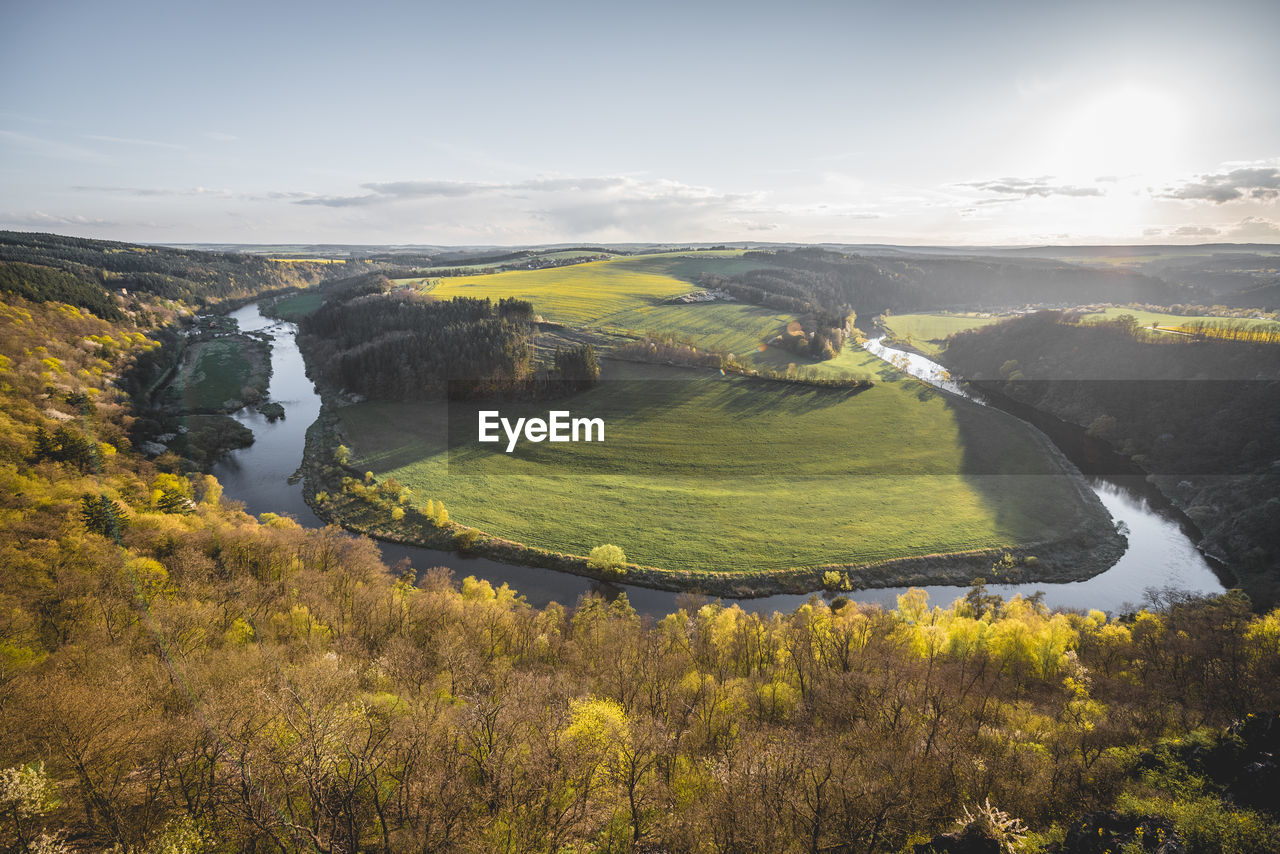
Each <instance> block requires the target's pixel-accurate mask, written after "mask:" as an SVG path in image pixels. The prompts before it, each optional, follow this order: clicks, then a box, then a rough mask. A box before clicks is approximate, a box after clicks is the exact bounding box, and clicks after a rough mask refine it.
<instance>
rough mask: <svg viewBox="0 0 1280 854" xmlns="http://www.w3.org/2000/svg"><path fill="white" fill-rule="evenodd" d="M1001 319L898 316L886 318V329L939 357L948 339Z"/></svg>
mask: <svg viewBox="0 0 1280 854" xmlns="http://www.w3.org/2000/svg"><path fill="white" fill-rule="evenodd" d="M1001 319H1002V318H999V317H993V316H990V315H986V314H943V313H939V314H896V315H891V316H889V317H887V318H885V322H884V325H885V326H886V327H888V329H889V331H890V332H892V333H893V335H894V337H895V338H897V339H898V340H900V341H904V342H906V343H909V344H911V345H912V346H913V347H915V348H916V349H917V350H919V351H920V352H921V353H924V354H925V355H926V356H937V355H938V354H940V353H941V352H942V343H943V341H945V340H946V338H947V336H948V335H954V334H955V333H957V332H964V331H965V330H967V329H978V328H980V327H983V326H990V325H991V324H993V323H999V322H1000V321H1001Z"/></svg>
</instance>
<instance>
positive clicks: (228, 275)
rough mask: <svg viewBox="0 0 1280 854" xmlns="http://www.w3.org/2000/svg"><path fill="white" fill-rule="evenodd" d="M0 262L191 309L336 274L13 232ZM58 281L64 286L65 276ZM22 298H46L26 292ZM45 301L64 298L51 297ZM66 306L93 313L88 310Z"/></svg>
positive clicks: (1, 244)
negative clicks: (33, 267)
mask: <svg viewBox="0 0 1280 854" xmlns="http://www.w3.org/2000/svg"><path fill="white" fill-rule="evenodd" d="M0 261H10V262H12V261H17V262H24V263H26V264H32V265H38V266H40V267H43V268H48V269H50V270H57V271H61V272H63V273H65V274H68V275H70V276H72V277H74V278H75V279H77V280H79V281H80V282H82V283H88V284H93V285H97V286H99V288H100V289H105V290H106V291H107V292H109V293H117V292H119V291H120V290H122V289H123V290H126V291H129V292H131V293H132V292H135V291H141V292H143V293H146V294H152V295H155V296H159V297H165V298H167V299H173V300H184V301H186V302H188V303H190V304H192V305H194V306H204V305H206V304H210V303H215V302H220V301H223V300H228V299H238V298H244V297H248V296H252V295H254V294H258V293H262V292H263V291H269V290H274V289H278V288H287V287H297V286H306V285H308V284H312V283H314V282H318V281H322V280H323V279H324V278H326V277H328V276H333V275H336V274H337V273H338V272H340V271H335V270H333V269H330V268H331V267H333V266H335V265H328V264H296V263H295V264H278V263H275V262H273V261H270V260H269V259H267V258H263V257H261V256H258V255H243V254H235V253H227V252H200V251H196V250H187V249H168V248H165V247H159V246H136V245H134V244H131V243H115V242H112V241H107V240H88V239H85V238H78V237H63V236H61V235H56V234H32V233H28V232H18V231H0ZM24 272H27V273H29V272H30V271H29V270H26V271H24ZM45 275H46V276H50V275H52V274H45ZM58 279H59V280H61V281H64V282H65V281H66V279H65V277H58ZM4 289H7V290H8V289H11V288H8V287H5V288H4ZM24 295H25V296H28V297H33V296H34V297H35V298H37V299H41V298H45V297H42V296H39V295H33V294H30V293H28V294H24ZM50 298H57V299H63V297H61V296H58V295H56V294H51V295H50ZM68 301H69V302H72V303H73V304H75V305H81V307H83V308H88V309H89V310H91V311H94V310H95V309H94V306H92V305H85V304H83V303H79V302H75V301H74V300H68Z"/></svg>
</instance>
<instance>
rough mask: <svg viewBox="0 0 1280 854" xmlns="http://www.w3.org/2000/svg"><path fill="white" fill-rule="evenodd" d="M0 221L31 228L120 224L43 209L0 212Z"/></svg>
mask: <svg viewBox="0 0 1280 854" xmlns="http://www.w3.org/2000/svg"><path fill="white" fill-rule="evenodd" d="M0 222H3V223H4V224H5V225H16V226H22V227H31V228H42V227H45V226H57V225H97V226H117V225H120V223H118V222H112V221H110V220H105V219H90V218H89V217H85V216H58V215H56V214H47V213H45V212H44V211H32V212H31V213H26V214H18V213H12V212H10V213H6V214H0Z"/></svg>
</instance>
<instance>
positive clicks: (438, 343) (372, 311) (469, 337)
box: [299, 289, 533, 400]
mask: <svg viewBox="0 0 1280 854" xmlns="http://www.w3.org/2000/svg"><path fill="white" fill-rule="evenodd" d="M532 317H533V307H532V306H530V305H529V303H527V302H522V301H519V300H502V301H500V302H499V303H497V304H496V305H495V304H494V303H492V302H490V301H489V300H476V299H468V298H465V297H458V298H455V299H451V300H436V299H433V298H431V297H430V296H426V295H423V294H420V293H417V292H415V291H412V290H409V289H399V290H395V291H391V292H387V293H371V294H365V295H361V296H357V297H355V298H336V297H331V298H330V299H328V300H327V301H326V302H325V304H324V305H323V306H321V307H320V308H319V309H318V310H316V311H315V312H313V313H312V314H310V315H309V316H307V317H306V318H304V319H303V321H302V323H301V324H300V327H299V333H300V335H299V345H300V346H301V347H303V348H304V350H305V352H306V353H307V362H308V364H309V365H311V366H312V368H311V369H312V370H313V371H315V372H317V373H319V375H320V376H319V377H317V379H320V380H322V381H324V382H326V383H327V384H329V385H330V386H332V387H335V388H339V389H343V390H345V391H347V392H350V393H355V394H361V395H365V396H366V397H374V398H380V399H388V400H404V399H411V398H426V397H433V396H440V395H443V394H452V395H460V396H468V397H469V396H473V395H480V394H493V393H497V392H501V391H503V390H506V389H511V388H516V387H519V386H521V385H523V384H524V383H525V382H526V381H527V380H528V378H529V376H530V374H531V371H532V367H531V360H532V356H533V339H532V328H531V326H530V321H531V320H532Z"/></svg>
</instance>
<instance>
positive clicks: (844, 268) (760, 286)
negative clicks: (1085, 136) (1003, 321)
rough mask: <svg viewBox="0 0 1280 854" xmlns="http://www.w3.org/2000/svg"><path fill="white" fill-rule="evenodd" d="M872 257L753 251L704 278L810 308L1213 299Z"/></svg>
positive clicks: (866, 310) (1036, 266) (1140, 280)
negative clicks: (751, 263) (760, 264)
mask: <svg viewBox="0 0 1280 854" xmlns="http://www.w3.org/2000/svg"><path fill="white" fill-rule="evenodd" d="M899 256H901V253H896V254H895V255H894V256H876V257H872V256H869V255H863V254H854V253H838V252H833V251H830V250H824V249H817V248H812V247H808V248H800V249H779V250H775V251H761V250H757V251H752V252H747V253H745V255H744V256H743V257H744V258H747V259H756V260H761V261H768V262H769V264H770V266H769V267H768V268H765V269H758V270H752V271H749V272H747V273H741V274H736V275H732V276H725V275H716V274H708V275H706V276H704V277H703V278H702V279H701V280H700V283H701V284H703V285H704V286H706V287H709V288H718V289H720V290H723V291H726V292H728V293H730V294H732V295H733V296H734V297H735V298H737V299H741V300H743V301H744V302H750V303H754V304H757V305H766V306H769V307H772V308H776V309H779V310H783V311H791V312H796V313H805V312H810V311H815V310H821V311H826V312H835V313H841V312H848V311H850V310H853V311H855V312H856V313H857V314H858V315H859V316H861V317H871V316H873V315H877V314H883V313H884V312H886V311H893V312H910V311H918V310H922V309H979V308H990V307H995V306H1010V305H1015V306H1016V305H1024V304H1028V303H1039V304H1047V305H1063V306H1066V305H1078V304H1081V303H1087V302H1093V301H1106V302H1119V303H1125V302H1150V303H1159V304H1161V305H1170V304H1172V303H1179V302H1181V303H1197V302H1204V301H1206V300H1211V296H1212V295H1211V294H1210V293H1209V292H1207V291H1202V290H1200V289H1197V288H1196V287H1194V286H1190V285H1182V284H1172V283H1169V282H1166V281H1164V280H1163V279H1160V278H1157V277H1154V276H1149V275H1146V274H1143V273H1138V272H1134V271H1131V270H1125V269H1100V268H1092V267H1083V266H1078V265H1074V264H1067V263H1062V262H1055V261H1050V260H1043V259H1034V258H1018V257H1009V256H1000V257H990V258H984V257H969V256H964V257H960V256H930V255H923V254H922V255H916V256H907V257H899Z"/></svg>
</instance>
